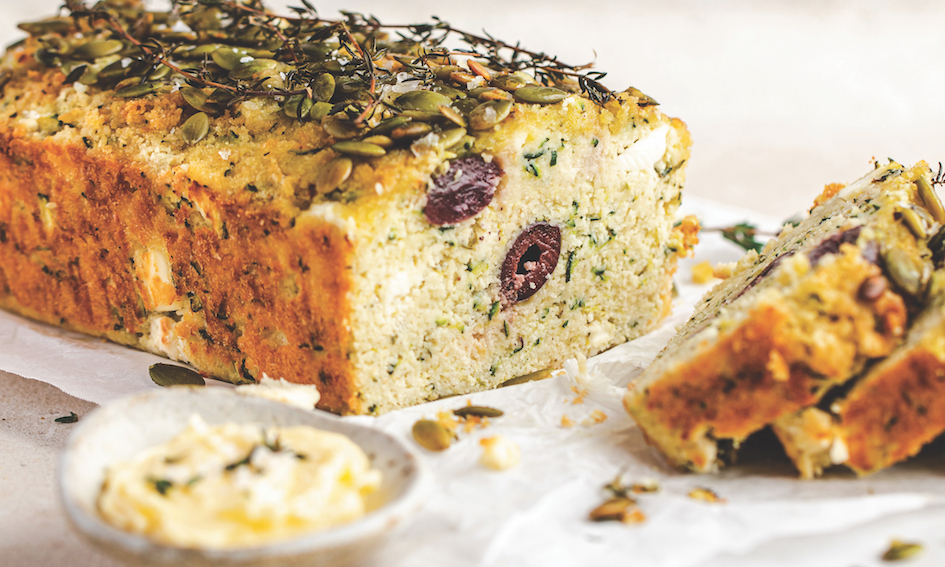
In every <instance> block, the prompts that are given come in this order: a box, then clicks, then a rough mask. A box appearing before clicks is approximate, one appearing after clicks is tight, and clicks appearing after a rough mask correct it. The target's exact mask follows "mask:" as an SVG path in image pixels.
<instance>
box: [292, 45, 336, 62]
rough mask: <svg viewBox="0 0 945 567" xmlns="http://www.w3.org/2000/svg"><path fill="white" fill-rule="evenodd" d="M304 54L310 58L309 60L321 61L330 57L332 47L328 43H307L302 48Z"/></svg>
mask: <svg viewBox="0 0 945 567" xmlns="http://www.w3.org/2000/svg"><path fill="white" fill-rule="evenodd" d="M300 47H301V48H302V53H304V54H305V55H307V56H308V58H309V59H313V60H315V61H319V60H322V59H325V58H326V57H328V54H329V53H331V50H332V47H330V46H329V45H328V44H326V43H322V42H319V43H311V42H306V43H303V44H302V45H301V46H300Z"/></svg>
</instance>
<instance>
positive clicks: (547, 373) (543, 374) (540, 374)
mask: <svg viewBox="0 0 945 567" xmlns="http://www.w3.org/2000/svg"><path fill="white" fill-rule="evenodd" d="M552 372H554V369H553V368H545V369H544V370H537V371H535V372H531V373H529V374H524V375H522V376H516V377H515V378H509V379H508V380H506V381H505V382H502V383H501V384H499V387H500V388H504V387H506V386H515V385H517V384H524V383H526V382H534V381H535V380H544V379H546V378H551V373H552Z"/></svg>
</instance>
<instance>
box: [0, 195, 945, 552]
mask: <svg viewBox="0 0 945 567" xmlns="http://www.w3.org/2000/svg"><path fill="white" fill-rule="evenodd" d="M685 209H686V212H691V213H696V214H698V215H699V217H700V219H701V220H702V222H703V225H704V226H707V227H720V226H725V225H728V224H731V223H734V222H738V221H743V220H752V221H753V222H755V223H759V224H761V225H762V226H764V227H767V228H769V229H775V228H776V227H777V224H778V223H777V222H776V220H775V219H764V218H759V217H758V215H750V214H747V213H746V212H745V211H738V210H731V209H726V208H723V207H721V206H718V205H715V204H712V203H708V202H704V201H699V200H697V199H692V198H690V199H689V200H688V203H687V205H686V207H685ZM702 238H703V242H702V243H701V244H700V246H699V247H698V248H697V251H696V257H695V258H694V259H690V260H687V261H685V262H683V264H682V266H681V268H680V272H679V274H678V276H677V285H678V288H679V292H680V294H679V297H678V298H677V300H676V303H675V309H674V312H673V315H672V317H671V318H670V320H668V321H667V323H666V324H665V325H664V326H663V327H661V328H660V329H659V330H657V331H655V332H653V333H651V334H649V335H647V336H645V337H643V338H641V339H638V340H636V341H633V342H631V343H628V344H626V345H622V346H620V347H617V348H614V349H612V350H610V351H609V352H607V353H604V354H602V355H599V356H597V357H595V358H592V359H590V360H589V361H588V364H587V369H586V372H584V373H582V374H581V375H578V373H577V372H574V370H575V368H576V367H577V364H573V365H568V366H569V370H571V372H570V373H566V372H561V373H558V374H557V375H555V376H554V377H553V378H551V379H549V380H545V381H542V382H533V383H529V384H523V385H520V386H513V387H508V388H503V389H500V390H495V391H490V392H483V393H479V394H474V395H470V396H462V397H456V398H450V399H446V400H441V401H438V402H434V403H430V404H425V405H422V406H419V407H415V408H409V409H405V410H400V411H397V412H393V413H391V414H388V415H385V416H382V417H380V418H369V417H352V418H345V419H351V420H356V421H358V422H361V423H364V424H367V425H370V426H373V427H378V428H381V429H384V430H386V431H388V432H391V433H393V434H395V435H399V436H401V437H403V438H404V439H407V440H408V442H410V443H412V442H413V441H412V440H410V429H411V427H412V426H413V424H414V422H416V421H417V419H420V418H422V417H428V418H431V417H434V416H435V415H436V413H437V412H439V411H448V410H452V409H456V408H458V407H461V406H464V405H466V403H467V400H472V402H473V403H474V404H478V405H488V406H492V407H496V408H500V409H502V410H503V411H505V416H503V417H501V418H498V419H494V420H492V421H491V423H490V425H489V427H487V428H485V429H477V430H475V431H473V432H471V433H463V434H461V437H460V439H459V441H458V442H457V443H455V444H454V445H453V446H452V447H451V448H450V449H449V450H447V451H445V452H443V453H439V454H433V453H429V452H423V458H424V460H425V463H426V465H428V466H429V468H430V469H431V470H432V472H433V477H434V484H433V487H432V489H431V492H430V495H429V498H428V500H427V502H426V505H425V507H424V508H423V510H422V511H421V512H420V514H419V515H418V517H417V518H416V521H415V522H414V523H412V524H411V525H410V526H408V527H407V528H406V529H405V530H404V532H403V533H402V536H401V537H399V538H398V539H397V540H396V541H395V542H393V543H392V544H391V545H390V546H389V547H388V548H387V549H386V550H385V552H384V556H383V564H384V565H389V566H414V565H417V566H420V565H424V566H425V565H437V566H441V567H448V566H457V567H459V566H464V567H465V566H480V565H481V566H492V565H516V566H517V565H543V566H556V565H618V564H619V565H629V564H632V565H656V566H680V567H681V566H695V565H705V564H711V565H725V564H735V563H737V562H738V561H739V558H740V557H755V558H761V559H757V560H755V561H749V562H748V563H738V564H759V565H760V564H765V565H776V564H777V565H780V564H784V565H792V564H799V563H796V562H795V561H800V560H803V564H804V565H862V566H867V565H880V564H881V562H880V560H879V556H880V555H881V553H882V551H883V550H884V549H885V548H886V547H887V546H888V545H889V542H890V540H891V539H892V538H903V539H910V538H912V539H918V540H922V541H923V543H924V544H925V545H926V546H927V550H926V552H925V563H924V564H929V565H932V564H936V563H933V562H930V561H936V559H935V558H938V560H941V559H942V558H943V557H945V530H943V529H942V528H945V459H943V458H942V455H941V446H939V448H938V450H937V451H936V450H931V451H926V452H925V453H923V454H922V455H920V456H919V457H918V458H916V459H913V460H911V461H909V462H906V463H903V464H900V465H897V466H895V467H893V468H891V469H889V470H887V471H883V472H880V473H878V474H876V475H873V476H870V477H867V478H864V479H857V478H856V477H854V476H853V475H852V474H850V473H846V472H843V471H832V472H830V473H829V474H828V475H827V476H826V477H825V478H823V479H820V480H816V481H800V480H797V479H796V475H795V471H794V470H793V468H792V465H791V464H790V462H789V461H787V459H786V458H785V457H784V456H783V455H782V454H779V452H778V450H777V449H776V448H774V449H771V448H770V447H769V448H764V447H762V448H760V449H758V450H756V451H754V452H753V453H752V454H748V455H745V456H744V458H743V459H742V462H741V463H740V464H739V465H737V466H735V467H733V468H731V469H729V470H727V471H724V472H723V473H721V474H719V475H715V476H696V475H689V474H683V473H679V472H677V471H675V470H673V469H671V468H669V467H667V466H666V465H665V464H664V463H663V462H662V460H661V459H660V457H659V455H657V454H656V452H655V451H654V450H652V449H650V448H649V447H647V445H646V443H645V441H644V440H643V437H642V435H641V434H640V432H639V430H638V429H637V428H636V426H635V425H634V423H633V421H632V420H631V419H630V417H629V416H628V415H627V414H626V413H625V412H624V410H623V408H622V406H621V397H622V395H623V392H624V389H625V385H626V384H627V383H628V382H629V381H630V380H632V379H633V378H634V377H635V376H636V375H637V374H639V372H640V371H641V370H642V368H644V367H645V366H646V364H648V363H649V362H650V361H651V360H652V359H653V357H654V356H656V354H657V352H659V350H660V349H661V348H662V347H663V345H664V344H665V343H666V341H667V340H669V338H670V337H671V336H672V334H673V332H674V330H673V328H674V326H675V325H676V324H679V323H681V322H683V321H685V320H686V318H687V317H688V315H689V313H690V311H691V309H692V306H693V305H694V304H695V302H696V301H697V300H698V299H699V298H700V297H701V295H702V294H703V293H705V292H706V291H707V290H708V287H709V286H707V285H706V286H699V285H694V284H692V283H691V274H690V267H691V265H692V264H693V262H698V261H706V260H708V261H710V262H713V263H715V262H719V261H734V260H736V259H737V258H738V257H739V255H740V250H739V249H738V248H736V247H735V246H733V245H731V244H729V243H726V242H725V241H723V240H722V239H721V238H720V237H719V236H718V235H717V234H713V233H703V236H702ZM161 360H163V359H161V358H158V357H156V356H152V355H150V354H147V353H141V352H137V351H134V350H130V349H126V348H124V347H120V346H117V345H113V344H110V343H106V342H102V341H100V340H98V339H91V338H88V337H84V336H81V335H76V334H72V333H67V332H63V331H61V330H58V329H55V328H51V327H48V326H45V325H41V324H38V323H34V322H31V321H26V320H24V319H21V318H19V317H16V316H13V315H10V314H7V313H4V312H0V370H4V371H7V372H11V373H14V374H19V375H21V376H24V377H27V378H32V379H36V380H42V381H44V382H48V383H50V384H53V385H55V386H57V387H59V388H60V389H62V390H63V391H65V392H66V393H69V394H71V395H73V396H76V397H79V398H82V399H86V400H89V401H93V402H96V403H99V404H102V403H107V402H108V401H109V400H112V399H115V398H118V397H122V396H125V395H128V394H132V393H137V392H141V391H143V390H147V389H150V388H156V387H157V386H155V385H154V384H153V383H152V382H151V380H150V378H149V376H148V371H147V369H148V366H150V365H151V364H153V363H155V362H159V361H161ZM215 385H218V384H215ZM574 386H576V387H578V388H579V389H581V390H585V391H586V392H587V395H586V396H583V397H582V398H581V399H578V396H577V395H576V394H575V392H574V390H573V388H572V387H574ZM222 387H226V386H222ZM594 412H603V414H604V415H606V419H605V420H603V421H601V422H597V421H595V420H594V419H592V414H594ZM596 415H598V417H599V415H600V414H596ZM562 418H567V420H569V421H571V422H573V424H574V425H572V426H570V427H565V426H563V425H562ZM493 435H503V436H505V437H508V438H509V439H512V440H513V441H515V442H516V443H517V444H518V445H519V446H520V448H521V452H522V458H521V463H520V465H518V466H517V467H515V468H513V469H511V470H508V471H504V472H496V471H492V470H489V469H486V468H485V467H483V466H482V465H480V464H479V463H478V459H479V456H480V455H481V452H482V449H481V446H480V444H479V440H480V439H482V438H483V437H489V436H493ZM618 474H622V475H624V476H625V477H626V478H627V479H629V480H643V479H654V480H656V481H657V482H658V483H659V485H660V490H659V492H656V493H652V494H644V495H641V496H640V497H639V500H640V507H641V509H642V511H643V512H644V513H645V514H646V516H647V519H646V521H645V522H644V523H642V524H639V525H623V524H619V523H592V522H589V521H587V515H588V512H589V511H590V510H591V509H593V508H594V507H595V506H596V505H598V504H599V503H601V502H603V500H604V499H605V497H606V493H605V492H604V491H603V490H602V487H603V485H605V484H607V483H608V482H610V481H611V480H612V479H613V478H614V477H615V476H616V475H618ZM699 486H705V487H709V488H711V489H712V490H714V491H715V492H716V493H717V494H719V495H720V496H721V497H722V498H724V499H725V502H723V503H716V504H709V503H705V502H700V501H696V500H693V499H691V498H689V497H688V493H689V491H690V490H692V489H693V488H695V487H699ZM784 546H788V548H789V550H788V551H785V549H784ZM811 546H814V547H815V548H816V553H815V552H813V551H812V547H811ZM758 561H763V562H762V563H759V562H758ZM916 564H923V563H922V562H921V561H920V563H916Z"/></svg>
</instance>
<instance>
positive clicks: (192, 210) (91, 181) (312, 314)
mask: <svg viewBox="0 0 945 567" xmlns="http://www.w3.org/2000/svg"><path fill="white" fill-rule="evenodd" d="M178 181H179V182H181V183H187V187H186V188H181V189H182V191H181V194H188V195H191V196H193V198H194V200H193V201H191V200H183V201H181V202H180V203H177V204H175V205H173V206H171V205H169V204H168V203H167V202H165V201H163V200H162V199H161V197H160V194H161V191H160V189H159V188H156V187H155V184H154V182H153V181H152V180H151V179H150V178H149V177H148V175H147V174H146V173H145V172H143V171H141V170H138V169H135V168H134V167H133V166H131V165H128V164H127V163H126V162H124V161H122V160H118V159H115V158H111V157H92V156H90V155H89V152H87V150H86V149H85V148H77V147H70V146H63V145H60V144H56V143H54V142H52V141H33V140H25V139H20V138H18V137H16V136H15V135H11V134H10V133H9V132H0V236H2V238H0V290H2V293H0V306H2V307H4V308H6V309H9V310H11V311H14V312H17V313H20V314H22V315H25V316H27V317H30V318H33V319H37V320H40V321H44V322H47V323H51V324H55V325H61V326H65V327H67V328H70V329H73V330H76V331H79V332H83V333H88V334H92V335H96V336H101V337H105V338H108V339H110V340H113V341H116V342H119V343H122V344H126V345H131V346H139V347H140V346H141V345H140V344H139V340H140V338H141V337H142V336H144V335H145V334H147V332H148V327H149V326H150V325H151V324H152V320H153V317H154V315H153V310H154V309H155V308H158V307H160V305H158V303H160V301H159V299H160V297H155V296H159V295H160V294H161V291H162V290H161V285H160V282H159V283H158V284H157V285H149V282H148V281H142V279H141V278H139V277H138V272H136V267H135V265H134V262H135V257H136V254H137V257H138V258H139V259H140V258H141V253H142V251H147V250H152V249H154V250H158V251H159V252H163V253H164V254H166V255H167V258H168V259H169V262H170V265H169V268H170V273H171V275H172V277H171V281H172V282H173V283H172V284H170V285H171V286H172V289H171V290H170V294H171V296H172V297H174V296H180V297H187V296H188V295H190V297H189V298H188V299H189V301H190V302H191V304H192V306H193V307H196V306H198V305H199V309H197V310H196V313H194V312H193V309H192V310H191V312H188V315H187V316H186V317H185V318H184V319H182V320H179V321H177V320H174V317H175V316H174V314H173V313H171V312H168V313H167V314H166V315H167V316H166V317H162V319H167V320H168V321H166V322H163V323H165V324H170V325H173V327H174V330H175V332H176V334H177V335H178V336H179V337H180V339H182V340H184V341H186V342H187V343H188V346H189V354H188V355H187V358H188V359H189V360H190V361H192V362H193V363H194V364H195V365H196V366H197V367H198V368H201V369H202V370H203V371H204V372H206V373H208V374H210V375H213V376H217V377H220V378H224V379H226V380H229V381H232V382H237V383H238V382H241V381H246V380H252V376H253V375H256V374H257V372H258V369H259V368H273V367H275V368H279V369H280V371H281V373H282V376H281V377H284V378H286V379H287V380H289V381H292V382H297V383H302V384H317V385H319V390H320V391H321V393H322V401H321V402H320V405H321V406H322V407H324V408H325V409H330V410H333V411H338V412H350V411H358V409H359V406H358V401H357V399H356V395H355V386H356V385H355V384H354V382H353V379H352V375H351V367H350V364H349V363H348V356H347V355H348V352H347V350H348V345H349V344H350V336H349V331H348V329H347V328H346V326H345V321H346V318H347V316H348V312H349V310H350V306H349V305H348V301H349V300H348V294H347V291H348V289H349V288H350V286H351V282H350V280H349V279H348V277H347V276H348V271H347V269H346V267H347V266H348V265H349V264H350V255H351V253H352V246H351V244H350V243H349V242H348V241H347V239H346V236H345V234H344V232H343V231H342V230H341V229H340V228H339V227H338V226H336V225H334V224H332V223H328V222H324V221H321V220H319V219H317V218H316V217H300V218H298V219H295V220H294V221H289V222H287V219H284V218H280V216H279V215H278V214H277V213H275V212H272V211H267V210H265V209H260V208H256V209H247V208H245V207H243V206H241V204H239V203H235V202H232V201H229V202H227V200H225V199H220V196H219V195H218V194H213V193H212V192H210V191H209V190H208V189H207V188H206V187H202V186H200V185H198V184H196V183H194V182H189V183H188V182H187V181H185V180H183V179H181V180H178ZM199 198H205V199H207V200H212V201H215V202H214V207H213V208H214V212H215V219H214V221H215V222H213V223H210V222H208V221H207V220H206V219H204V218H203V217H202V216H201V214H200V212H199V210H198V209H197V206H196V205H195V203H194V201H197V199H199ZM49 204H55V207H53V208H50V207H49ZM44 216H53V217H55V219H54V222H55V226H56V229H55V230H46V229H44V223H43V218H44ZM115 227H127V230H115V229H114V228H115ZM308 273H316V274H319V277H317V278H314V277H308V276H307V275H306V274H308ZM152 292H153V293H152ZM236 329H239V333H236V332H235V330H236ZM292 345H302V348H295V347H294V346H292Z"/></svg>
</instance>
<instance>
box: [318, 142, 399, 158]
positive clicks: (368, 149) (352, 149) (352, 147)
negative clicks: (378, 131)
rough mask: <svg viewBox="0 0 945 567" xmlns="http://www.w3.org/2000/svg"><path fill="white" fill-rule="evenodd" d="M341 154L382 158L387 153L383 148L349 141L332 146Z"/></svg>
mask: <svg viewBox="0 0 945 567" xmlns="http://www.w3.org/2000/svg"><path fill="white" fill-rule="evenodd" d="M331 149H333V150H335V151H336V152H338V153H339V154H345V155H349V156H358V157H380V156H382V155H384V154H386V153H387V151H386V150H385V149H384V148H382V147H381V146H378V145H375V144H370V143H368V142H358V141H354V140H351V141H347V142H338V143H337V144H334V145H332V146H331Z"/></svg>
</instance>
